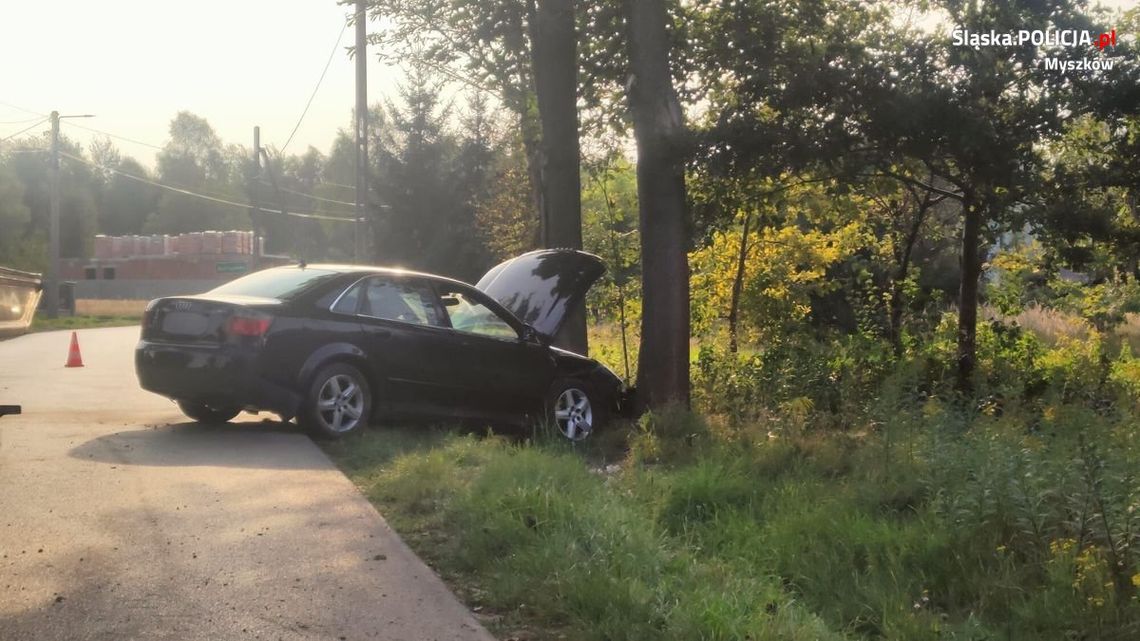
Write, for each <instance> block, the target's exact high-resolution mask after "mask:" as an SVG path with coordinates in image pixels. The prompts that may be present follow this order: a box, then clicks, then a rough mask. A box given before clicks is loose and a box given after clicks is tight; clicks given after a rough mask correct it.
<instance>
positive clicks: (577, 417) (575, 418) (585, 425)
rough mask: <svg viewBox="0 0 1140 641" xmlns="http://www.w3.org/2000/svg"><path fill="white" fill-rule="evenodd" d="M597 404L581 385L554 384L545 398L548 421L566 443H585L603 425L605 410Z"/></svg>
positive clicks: (567, 381) (569, 381)
mask: <svg viewBox="0 0 1140 641" xmlns="http://www.w3.org/2000/svg"><path fill="white" fill-rule="evenodd" d="M599 400H600V399H598V398H597V395H596V394H595V393H594V391H593V388H591V387H590V386H589V385H587V384H586V383H584V382H582V381H579V380H574V379H565V380H558V381H555V382H554V385H552V386H551V387H550V392H549V393H548V394H547V402H546V409H547V419H548V420H550V421H551V422H552V423H553V424H554V426H555V427H556V428H558V432H559V433H560V434H562V436H564V437H566V439H568V440H571V441H582V440H585V439H586V438H587V437H589V436H590V434H592V433H593V431H594V429H595V428H597V427H598V426H600V425H601V424H602V423H603V422H604V421H605V407H604V405H603V404H602V403H600V402H599Z"/></svg>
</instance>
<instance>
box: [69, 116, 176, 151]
mask: <svg viewBox="0 0 1140 641" xmlns="http://www.w3.org/2000/svg"><path fill="white" fill-rule="evenodd" d="M64 124H66V125H67V126H68V127H79V128H80V129H86V130H87V131H90V132H94V133H97V134H103V135H104V136H110V137H111V138H118V139H119V140H125V141H127V142H133V143H134V144H136V145H142V146H143V147H150V148H151V149H157V150H159V151H163V150H165V149H166V147H159V146H158V145H152V144H150V143H149V142H143V141H141V140H135V139H134V138H127V137H126V136H120V135H118V134H113V133H111V132H108V131H103V130H102V129H96V128H94V127H88V126H87V125H81V124H79V123H77V122H70V121H68V122H65V123H64Z"/></svg>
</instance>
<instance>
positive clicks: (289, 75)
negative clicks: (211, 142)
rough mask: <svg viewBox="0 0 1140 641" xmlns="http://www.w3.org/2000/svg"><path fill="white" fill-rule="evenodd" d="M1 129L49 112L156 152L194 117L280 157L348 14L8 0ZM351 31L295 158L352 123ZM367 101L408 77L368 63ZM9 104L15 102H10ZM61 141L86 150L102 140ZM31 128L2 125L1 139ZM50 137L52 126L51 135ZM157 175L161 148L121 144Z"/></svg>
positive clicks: (250, 5) (253, 6) (264, 6)
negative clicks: (179, 121) (257, 141)
mask: <svg viewBox="0 0 1140 641" xmlns="http://www.w3.org/2000/svg"><path fill="white" fill-rule="evenodd" d="M0 6H2V8H0V60H3V63H2V64H0V69H2V70H3V71H2V73H0V123H11V122H13V121H21V120H26V119H27V118H32V117H33V116H32V114H29V113H27V112H25V111H20V109H21V108H22V109H25V110H30V111H34V112H38V113H44V114H47V113H49V112H51V111H52V110H53V109H55V110H58V111H59V112H60V113H61V114H82V113H91V114H95V115H96V116H97V117H96V118H90V119H83V120H72V121H70V122H71V123H74V124H77V125H83V126H87V127H93V128H97V129H102V130H104V131H107V132H110V133H113V134H117V135H120V136H126V137H128V138H134V139H136V140H139V141H141V142H145V143H150V144H153V145H162V144H164V143H165V141H166V140H167V137H168V135H167V130H168V127H169V124H170V120H171V119H172V118H173V117H174V115H175V114H176V113H177V112H178V111H180V110H188V111H191V112H193V113H195V114H197V115H199V116H202V117H205V118H206V119H207V120H209V122H210V124H211V125H213V126H214V129H215V130H216V131H217V132H218V134H219V135H220V136H221V137H222V139H223V140H224V141H225V142H227V143H231V142H236V143H241V144H244V145H246V146H252V144H253V127H254V125H260V126H261V137H262V141H263V144H275V145H277V146H278V147H280V146H281V145H282V144H283V143H284V142H285V140H286V138H288V136H289V132H290V131H292V129H293V126H294V124H296V122H297V118H298V117H299V116H300V114H301V112H302V110H303V109H304V107H305V102H306V101H307V100H308V98H309V95H310V93H311V92H312V90H313V87H314V86H315V85H316V83H317V79H318V78H319V77H320V74H321V70H322V69H323V68H324V66H325V62H326V61H327V60H328V58H329V53H330V52H331V51H332V50H333V46H334V43H336V41H337V36H338V35H340V33H341V29H342V26H343V25H344V22H345V18H346V16H348V15H349V13H350V11H349V9H348V8H346V7H342V6H340V5H338V4H337V3H336V1H335V0H194V1H193V2H177V3H175V2H169V1H163V0H110V1H103V2H99V1H93V0H54V1H53V2H45V1H41V0H2V3H0ZM353 37H354V34H353V29H352V28H351V27H350V28H348V29H347V30H345V31H344V35H343V38H341V42H340V47H339V50H338V51H337V53H336V54H335V56H334V58H333V61H332V64H331V65H330V67H329V70H328V74H327V75H326V76H325V79H324V82H323V83H322V84H321V88H320V91H319V92H318V94H317V96H316V98H315V99H314V100H313V104H312V107H310V109H309V112H308V115H307V116H306V117H305V120H304V122H302V123H301V128H300V129H299V130H298V132H297V135H296V136H295V138H294V140H293V142H292V143H290V145H289V151H290V152H302V151H304V150H305V148H306V146H307V145H313V146H315V147H317V148H318V149H320V150H321V151H323V152H327V151H328V149H329V147H330V146H331V144H332V140H333V138H334V136H335V135H336V131H337V128H339V127H348V126H349V125H350V124H351V118H352V107H353V105H354V101H355V80H354V78H355V76H354V66H353V62H352V60H350V59H349V58H348V55H347V53H346V52H345V51H344V47H346V46H349V45H351V44H353ZM368 71H369V102H373V101H375V100H378V99H380V98H381V97H382V96H383V95H384V93H386V92H390V91H392V90H393V88H394V82H395V81H394V79H395V78H396V77H398V75H399V71H398V69H395V68H389V67H386V66H384V65H382V64H381V63H379V62H377V61H376V59H375V57H374V56H372V55H370V56H369V70H368ZM5 103H8V104H5ZM62 123H63V131H64V132H65V133H66V134H67V135H68V136H69V137H71V138H73V139H76V140H79V141H81V142H83V143H84V144H85V145H86V142H87V141H88V140H90V137H91V135H92V134H90V133H89V132H86V131H83V130H81V129H76V128H75V127H73V126H69V125H68V120H63V121H62ZM28 124H31V123H26V122H25V123H22V124H0V138H3V137H4V136H6V135H8V134H11V133H14V132H16V131H19V130H20V129H22V128H23V127H26V126H28ZM44 129H46V126H45V127H44ZM114 142H115V144H116V145H117V146H118V147H119V148H120V149H121V150H122V151H123V153H124V154H129V155H131V156H134V157H135V158H137V159H138V160H140V161H142V162H143V163H144V164H146V165H148V166H152V165H153V159H154V154H155V150H154V149H151V148H149V147H145V146H141V145H137V144H133V143H131V142H127V141H124V140H118V139H115V140H114Z"/></svg>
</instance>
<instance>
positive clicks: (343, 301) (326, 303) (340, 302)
mask: <svg viewBox="0 0 1140 641" xmlns="http://www.w3.org/2000/svg"><path fill="white" fill-rule="evenodd" d="M362 291H364V283H363V282H360V283H356V284H355V285H353V286H352V289H349V290H348V291H347V292H346V291H344V290H343V289H339V288H338V289H334V290H332V291H331V292H329V293H327V294H325V295H324V296H321V297H320V298H319V299H318V300H317V302H316V306H317V307H319V308H321V309H331V310H332V311H334V312H338V313H340V314H355V313H356V306H357V304H358V303H359V302H360V292H362ZM342 292H343V294H342Z"/></svg>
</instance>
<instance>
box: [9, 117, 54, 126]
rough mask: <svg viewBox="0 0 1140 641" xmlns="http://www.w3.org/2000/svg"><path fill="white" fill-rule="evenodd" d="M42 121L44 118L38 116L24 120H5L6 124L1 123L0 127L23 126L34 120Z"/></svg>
mask: <svg viewBox="0 0 1140 641" xmlns="http://www.w3.org/2000/svg"><path fill="white" fill-rule="evenodd" d="M42 119H43V116H36V117H35V118H25V119H23V120H5V121H4V122H0V125H22V124H24V123H25V122H31V121H33V120H42Z"/></svg>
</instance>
